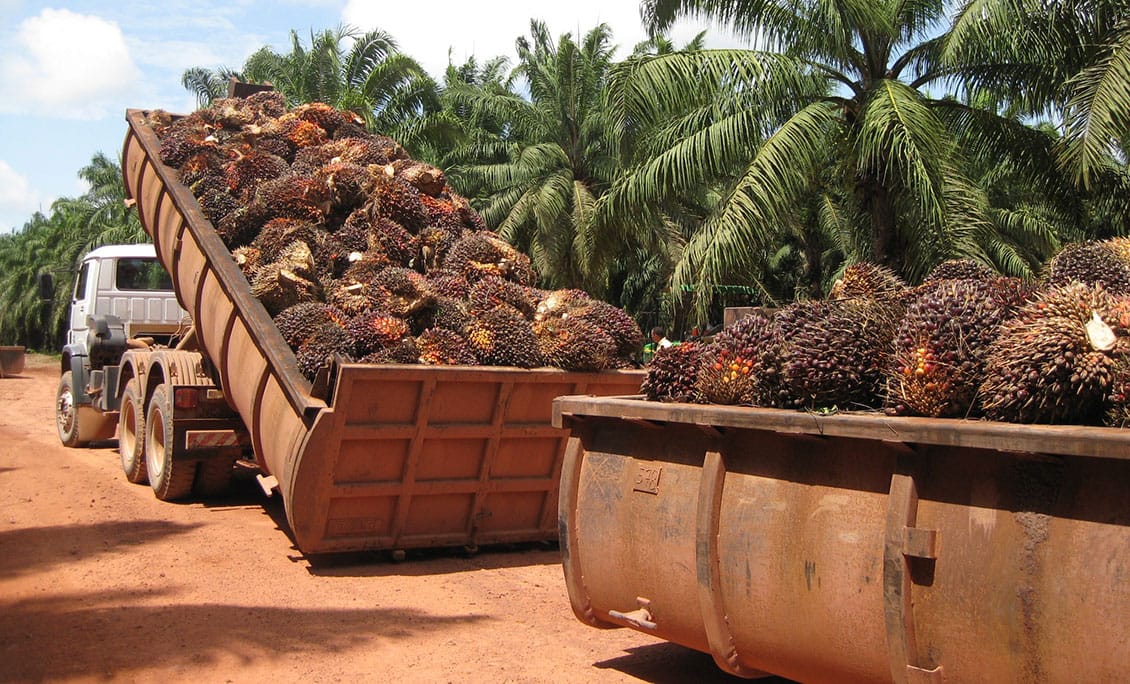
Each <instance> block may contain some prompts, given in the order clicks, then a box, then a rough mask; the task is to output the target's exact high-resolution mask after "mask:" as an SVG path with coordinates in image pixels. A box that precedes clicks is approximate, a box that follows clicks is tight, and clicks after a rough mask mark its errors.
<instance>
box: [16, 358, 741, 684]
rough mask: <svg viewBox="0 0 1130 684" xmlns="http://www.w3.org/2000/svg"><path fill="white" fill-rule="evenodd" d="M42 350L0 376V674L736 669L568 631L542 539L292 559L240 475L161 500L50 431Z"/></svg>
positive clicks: (301, 676)
mask: <svg viewBox="0 0 1130 684" xmlns="http://www.w3.org/2000/svg"><path fill="white" fill-rule="evenodd" d="M56 363H57V361H54V360H52V359H49V358H47V357H35V356H29V358H28V363H27V368H26V370H25V371H24V372H23V373H22V375H20V376H18V377H14V378H5V379H2V380H0V409H2V410H0V681H4V682H24V681H61V680H66V681H98V682H103V681H142V682H146V681H160V682H162V683H169V682H181V681H185V682H188V681H191V682H268V681H269V682H296V681H302V682H365V681H380V680H391V681H399V682H444V681H447V682H492V683H498V682H639V681H643V682H736V681H742V680H738V679H734V678H731V677H728V676H726V675H724V674H722V673H721V672H720V671H719V670H717V668H716V667H715V665H714V663H713V661H712V659H711V658H710V656H708V655H705V654H702V653H698V652H696V651H692V650H688V649H684V648H682V647H680V646H676V645H674V644H669V643H666V642H662V641H657V640H655V639H652V638H650V637H648V636H647V635H644V634H640V633H638V632H635V631H632V630H626V629H618V630H607V631H605V630H596V629H592V628H590V627H587V626H585V625H583V624H581V623H580V622H579V621H577V620H576V618H574V617H573V614H572V612H571V610H570V608H569V600H568V595H567V593H566V590H565V584H564V580H563V578H562V572H561V566H560V558H559V555H558V551H557V549H556V548H555V547H547V546H535V547H524V548H520V549H490V550H484V551H483V552H482V553H480V554H478V555H476V556H473V557H462V556H458V555H452V554H447V553H437V552H428V553H423V554H416V555H410V556H409V559H408V560H407V561H406V562H403V563H392V562H390V561H389V560H388V559H387V558H386V557H384V556H376V555H364V554H363V555H347V556H340V557H333V558H330V559H313V560H312V559H308V558H305V557H303V556H302V555H301V554H300V553H299V552H298V551H297V550H296V548H295V547H294V546H293V544H292V543H291V540H290V538H289V537H288V535H287V533H286V531H285V530H286V523H285V515H284V513H283V510H282V506H281V502H279V501H278V500H267V499H265V498H264V496H263V494H262V492H261V491H260V490H259V488H258V486H257V485H256V484H255V482H254V480H252V479H250V478H243V479H242V480H241V481H240V482H239V483H237V487H236V488H235V491H234V492H233V493H232V495H230V496H228V497H226V498H224V499H220V500H215V501H209V502H206V503H201V502H190V503H184V504H170V503H162V502H160V501H158V500H157V499H155V498H154V497H153V494H152V492H151V491H150V490H149V488H148V487H147V486H140V485H131V484H128V483H127V482H126V480H125V476H124V475H123V474H122V471H121V467H120V466H119V464H118V454H117V446H116V443H115V442H110V443H106V444H103V445H98V447H97V448H92V449H83V450H71V449H65V448H63V447H62V446H61V445H60V444H59V440H58V438H57V437H56V436H55V428H54V413H53V409H52V401H53V399H54V392H55V383H56V382H57V379H58V370H57V367H56V365H55V364H56Z"/></svg>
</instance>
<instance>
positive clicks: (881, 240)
mask: <svg viewBox="0 0 1130 684" xmlns="http://www.w3.org/2000/svg"><path fill="white" fill-rule="evenodd" d="M860 185H861V189H862V191H863V201H864V206H865V207H866V210H867V213H868V215H869V216H870V217H871V260H872V261H873V262H874V263H876V264H879V265H880V266H887V267H889V268H891V269H893V270H894V271H895V272H896V273H902V267H903V262H904V256H905V255H903V254H902V253H900V250H899V249H898V244H897V241H898V231H897V230H896V218H895V208H894V201H893V199H892V197H891V194H890V192H889V191H888V190H887V187H886V186H885V185H883V183H882V181H880V180H879V179H878V178H875V177H873V176H872V177H869V178H867V179H865V180H864V181H863V183H861V184H860Z"/></svg>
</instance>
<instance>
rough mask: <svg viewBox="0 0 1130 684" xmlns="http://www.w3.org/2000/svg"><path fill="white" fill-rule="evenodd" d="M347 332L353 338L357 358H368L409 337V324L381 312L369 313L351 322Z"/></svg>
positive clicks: (346, 329)
mask: <svg viewBox="0 0 1130 684" xmlns="http://www.w3.org/2000/svg"><path fill="white" fill-rule="evenodd" d="M345 331H346V332H347V333H349V335H350V336H351V337H352V338H353V341H354V343H355V345H356V351H357V356H367V355H369V354H372V353H374V352H377V351H380V350H382V349H386V348H388V347H391V346H393V345H395V344H396V343H398V342H400V340H402V339H404V338H405V337H407V336H408V323H407V322H406V321H405V320H404V319H403V318H397V317H396V316H390V315H388V314H385V313H382V312H380V311H367V312H365V313H362V314H360V315H358V316H355V317H354V318H353V319H352V320H350V321H349V323H347V324H346V326H345Z"/></svg>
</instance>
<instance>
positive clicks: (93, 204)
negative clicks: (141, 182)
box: [0, 153, 147, 349]
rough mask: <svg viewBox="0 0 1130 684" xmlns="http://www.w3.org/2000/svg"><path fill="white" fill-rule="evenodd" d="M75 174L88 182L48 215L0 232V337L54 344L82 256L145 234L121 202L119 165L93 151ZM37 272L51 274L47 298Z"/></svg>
mask: <svg viewBox="0 0 1130 684" xmlns="http://www.w3.org/2000/svg"><path fill="white" fill-rule="evenodd" d="M79 177H80V178H82V179H83V180H85V181H86V182H87V183H88V184H89V186H90V187H89V189H88V190H87V192H86V193H85V194H83V195H82V196H80V197H77V198H61V199H58V200H56V201H55V203H54V204H52V205H51V214H50V216H44V215H43V214H39V213H37V214H36V215H35V216H33V217H32V218H31V220H30V221H28V222H27V223H26V224H25V225H24V227H23V229H22V230H21V231H19V232H17V233H14V234H12V235H5V236H0V237H2V238H3V239H0V339H3V340H11V341H15V342H19V343H21V344H25V345H27V346H31V347H35V348H40V349H54V348H57V347H58V344H59V341H60V339H61V337H62V331H63V329H64V326H65V324H66V317H67V310H68V305H69V302H70V292H71V289H72V287H73V284H74V269H75V266H76V265H77V262H78V260H79V259H80V258H81V257H82V255H83V254H85V253H86V252H87V251H89V250H90V249H93V248H94V247H97V246H99V245H103V244H120V243H131V242H143V241H145V240H146V239H147V238H146V235H145V233H144V232H143V231H142V230H141V226H140V223H139V221H138V218H137V214H136V212H133V211H131V210H129V208H128V207H127V206H126V203H125V188H124V186H123V184H122V172H121V166H120V165H119V164H117V163H115V162H113V161H111V160H110V159H109V158H108V157H106V156H105V155H104V154H102V153H97V154H95V155H94V157H93V158H92V159H91V162H90V164H89V165H87V166H85V167H83V168H82V169H81V170H80V171H79ZM41 273H52V274H53V275H55V276H56V288H55V299H54V301H52V302H42V301H40V299H39V291H38V288H37V278H38V276H39V274H41Z"/></svg>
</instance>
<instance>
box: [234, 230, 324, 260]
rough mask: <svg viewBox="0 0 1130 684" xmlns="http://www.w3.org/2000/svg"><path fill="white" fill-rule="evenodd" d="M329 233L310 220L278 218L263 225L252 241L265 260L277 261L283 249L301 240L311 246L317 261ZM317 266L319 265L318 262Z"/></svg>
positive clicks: (312, 254) (252, 244)
mask: <svg viewBox="0 0 1130 684" xmlns="http://www.w3.org/2000/svg"><path fill="white" fill-rule="evenodd" d="M328 235H329V234H328V233H327V232H326V231H325V230H324V229H323V228H321V227H319V226H318V225H316V224H313V223H310V222H308V221H303V220H301V219H293V218H276V219H271V220H270V221H267V223H266V224H264V225H263V228H262V229H261V230H260V231H259V234H258V235H257V236H255V239H254V240H252V241H251V246H252V247H255V248H257V249H258V250H259V255H260V258H261V259H262V260H263V261H265V262H268V263H270V262H272V261H277V260H278V258H279V256H280V255H281V254H282V252H283V250H284V249H286V248H287V247H288V246H290V245H291V243H293V242H295V241H301V242H304V243H306V246H307V247H308V248H310V254H311V256H312V257H313V258H314V260H315V262H317V261H318V256H319V252H320V251H321V249H320V248H321V247H322V245H323V244H324V243H325V240H326V238H327V237H328ZM315 266H317V264H316V263H315Z"/></svg>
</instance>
